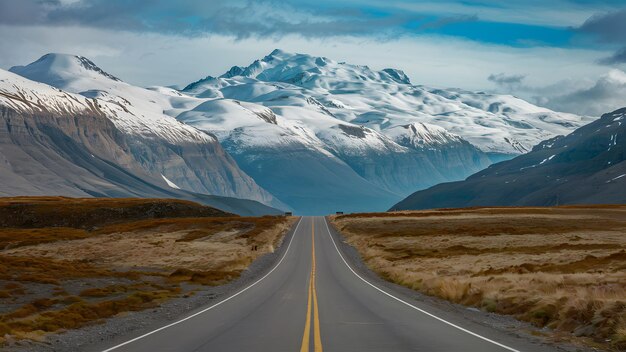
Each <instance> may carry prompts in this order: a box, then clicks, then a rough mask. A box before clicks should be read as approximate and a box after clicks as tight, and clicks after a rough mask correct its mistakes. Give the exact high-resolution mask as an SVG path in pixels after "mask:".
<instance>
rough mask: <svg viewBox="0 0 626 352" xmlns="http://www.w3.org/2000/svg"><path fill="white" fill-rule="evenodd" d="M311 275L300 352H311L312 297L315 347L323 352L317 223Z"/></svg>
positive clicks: (312, 237) (313, 228) (313, 236)
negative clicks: (318, 279)
mask: <svg viewBox="0 0 626 352" xmlns="http://www.w3.org/2000/svg"><path fill="white" fill-rule="evenodd" d="M311 243H312V244H311V258H312V259H311V275H310V277H309V298H308V303H307V308H306V323H305V324H304V334H303V336H302V345H301V346H300V352H309V347H310V339H311V337H310V335H311V315H312V313H311V297H312V298H313V307H312V308H313V312H314V314H313V345H314V351H315V352H322V351H323V349H322V336H321V334H320V317H319V311H318V310H317V291H316V289H315V223H314V222H312V223H311Z"/></svg>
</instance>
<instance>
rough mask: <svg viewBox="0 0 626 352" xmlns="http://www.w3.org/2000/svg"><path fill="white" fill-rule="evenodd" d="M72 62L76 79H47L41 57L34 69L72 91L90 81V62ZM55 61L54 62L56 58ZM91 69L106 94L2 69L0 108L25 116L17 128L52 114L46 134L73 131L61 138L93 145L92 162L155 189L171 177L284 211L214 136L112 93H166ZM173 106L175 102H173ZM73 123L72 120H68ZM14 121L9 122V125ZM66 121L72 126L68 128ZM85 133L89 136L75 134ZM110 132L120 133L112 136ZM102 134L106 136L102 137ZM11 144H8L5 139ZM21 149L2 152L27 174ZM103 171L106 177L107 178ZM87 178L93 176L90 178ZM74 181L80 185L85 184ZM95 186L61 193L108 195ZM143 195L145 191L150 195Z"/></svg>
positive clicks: (52, 74)
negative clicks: (112, 167) (116, 169)
mask: <svg viewBox="0 0 626 352" xmlns="http://www.w3.org/2000/svg"><path fill="white" fill-rule="evenodd" d="M44 58H48V59H50V56H49V55H47V56H45V57H44ZM64 58H67V56H64ZM74 60H75V61H76V63H77V64H76V65H74V68H78V71H77V72H75V74H71V73H68V71H67V70H64V71H61V70H59V72H56V71H54V72H49V74H48V75H44V74H43V72H45V70H44V69H41V67H40V66H39V65H40V64H41V61H42V60H39V61H38V62H39V64H38V65H35V68H34V69H33V73H32V76H36V75H40V76H45V77H48V78H50V77H56V79H55V80H54V82H56V83H57V84H59V85H60V86H64V85H67V86H68V87H71V86H72V82H75V81H79V80H81V79H84V80H88V79H89V78H80V77H79V76H80V73H81V72H82V71H81V70H84V69H85V68H84V66H83V64H85V60H86V59H81V58H79V57H75V58H74ZM52 61H53V62H57V61H56V60H52ZM63 62H66V61H63ZM85 65H86V64H85ZM52 66H54V65H52ZM63 67H67V65H63ZM86 67H87V68H89V70H91V71H93V72H90V73H89V75H87V77H91V76H94V77H95V78H94V80H96V81H98V86H99V88H100V89H102V90H99V91H98V92H97V94H91V93H94V92H95V91H94V90H89V91H87V93H86V94H85V95H87V96H84V95H79V94H73V93H69V92H65V91H63V90H61V89H59V88H54V87H51V86H49V85H47V84H43V83H38V82H34V81H31V80H29V79H26V78H24V77H22V76H19V75H16V74H14V73H11V72H7V71H4V70H0V105H2V106H3V107H5V108H6V109H7V110H6V111H7V116H9V117H11V116H17V118H18V119H21V120H20V121H22V122H20V123H19V124H33V123H35V124H41V123H44V122H41V121H40V120H41V119H42V118H43V117H45V116H50V117H51V118H50V120H49V121H47V122H45V123H46V126H47V127H46V128H47V129H50V131H52V132H53V131H55V130H58V131H59V133H61V134H63V135H67V134H69V137H63V138H70V139H72V141H71V143H77V144H79V145H85V144H86V145H89V146H90V147H89V148H93V149H90V154H91V155H94V158H101V159H103V160H107V162H109V163H112V164H114V165H116V166H117V167H121V168H122V169H124V170H126V171H127V172H130V173H132V174H135V175H137V174H140V175H143V176H142V178H147V180H146V182H148V183H150V184H155V185H159V186H163V187H169V185H168V183H167V182H166V181H165V179H167V180H170V182H172V183H173V184H176V185H177V186H178V187H180V188H182V189H184V190H188V191H193V192H197V193H203V194H213V195H221V196H230V197H238V198H248V199H254V200H258V201H261V202H263V203H266V204H271V205H273V206H277V207H286V206H285V205H284V204H283V203H281V202H280V201H278V200H277V199H275V198H274V197H273V196H272V195H271V194H269V193H268V192H267V191H265V190H263V189H262V188H260V187H259V186H258V185H257V184H256V183H255V182H254V180H253V179H251V178H250V177H249V176H248V175H246V174H245V173H244V172H243V171H241V170H240V169H239V168H238V166H237V165H236V163H235V161H234V160H233V159H232V158H231V157H230V156H229V155H228V154H227V153H226V152H225V151H224V150H223V149H222V148H221V146H220V144H219V143H218V141H217V139H216V138H215V137H214V136H211V135H209V134H206V133H204V132H201V131H199V130H197V129H195V128H193V127H191V126H188V125H185V124H183V123H181V122H179V121H178V120H176V119H174V118H172V117H170V116H167V115H164V114H163V113H162V112H161V113H157V110H156V108H155V107H154V106H152V107H151V108H152V110H143V109H141V108H138V106H141V104H142V103H141V102H140V100H141V99H142V97H141V96H140V95H138V94H135V95H132V94H126V96H129V98H126V97H124V96H117V95H115V94H121V93H120V91H116V89H117V88H115V87H122V92H125V93H128V92H139V93H142V94H145V95H147V96H149V95H151V94H152V95H155V96H159V97H165V98H162V99H163V100H167V98H166V97H167V94H163V93H160V92H154V91H149V90H144V91H145V92H146V93H144V92H143V91H141V88H138V87H132V86H130V85H127V84H125V83H123V82H120V81H119V80H117V79H114V78H111V77H112V76H111V75H108V74H102V73H101V72H103V71H102V70H99V69H94V68H93V67H95V65H87V66H86ZM27 68H28V66H26V67H22V68H21V69H20V70H19V71H20V72H21V73H22V74H24V75H28V74H27V73H29V71H28V70H27ZM57 73H58V74H57ZM64 75H67V78H68V79H60V78H59V77H64ZM90 75H91V76H90ZM42 79H43V78H42ZM68 82H69V83H68ZM107 82H109V83H110V84H111V85H113V88H111V89H107V87H106V85H105V84H104V83H107ZM75 87H76V86H75ZM169 94H170V95H171V96H172V98H179V97H180V96H182V94H180V93H178V92H175V91H170V92H169ZM95 97H98V98H95ZM135 100H136V101H137V102H136V103H135ZM187 100H189V99H187ZM191 100H193V99H191ZM169 101H175V99H171V100H169ZM146 105H147V104H146ZM144 106H145V105H144ZM105 120H106V121H105ZM44 121H45V120H44ZM69 121H73V122H71V123H70V122H69ZM10 122H11V121H10V120H9V121H8V122H7V124H10ZM107 123H109V124H112V126H111V125H107ZM59 124H62V125H59ZM67 124H70V125H69V126H67ZM90 124H91V125H90ZM90 126H92V127H93V128H94V130H93V131H92V130H90ZM94 126H95V127H94ZM82 130H85V132H82V133H79V132H78V131H82ZM71 131H75V132H74V134H71V133H70V132H71ZM9 132H11V131H9ZM18 132H19V130H18ZM18 132H16V133H18ZM52 132H50V133H52ZM42 133H43V132H42ZM46 133H48V132H46ZM111 133H116V134H115V135H114V136H109V135H110V134H111ZM20 136H21V135H20ZM105 136H109V137H106V138H105ZM46 138H48V137H46ZM55 138H56V137H55ZM55 141H56V139H55ZM93 141H97V142H98V143H100V144H99V145H98V146H97V147H96V146H94V145H91V144H90V143H92V142H93ZM57 142H58V141H57ZM7 143H9V142H8V141H7ZM55 143H56V142H54V141H51V142H49V148H51V149H56V148H58V147H57V146H56V144H55ZM94 143H95V142H94ZM7 148H8V147H7ZM12 150H13V149H12ZM22 152H23V151H20V150H19V149H14V151H13V152H12V153H8V154H5V155H3V158H4V159H6V161H7V162H8V163H14V164H15V165H13V166H14V167H16V170H18V169H23V168H24V167H25V166H24V165H21V164H20V162H19V159H17V160H16V159H15V158H16V157H17V155H18V154H19V153H22ZM62 159H63V160H65V158H62V157H55V158H47V159H46V160H48V161H47V163H46V166H42V167H41V170H51V169H54V170H56V169H57V168H58V165H59V164H58V163H67V161H62ZM55 160H56V161H57V162H58V163H57V164H55V163H54V162H55ZM33 162H34V161H33ZM87 165H89V167H91V166H92V165H91V163H90V162H87ZM63 169H67V170H68V171H67V172H70V170H72V167H69V166H68V167H66V168H61V170H63ZM42 172H44V171H42ZM59 172H62V171H54V172H52V174H51V175H52V176H50V177H51V178H56V177H57V176H53V174H54V175H58V174H59ZM48 173H49V172H48ZM106 174H107V173H104V174H103V175H105V177H106ZM17 176H20V172H16V173H15V174H14V175H11V177H10V179H7V180H5V181H6V183H7V185H8V186H10V185H11V180H16V179H17ZM22 176H23V175H21V176H20V177H22ZM85 178H89V177H86V176H85ZM42 179H43V178H42ZM29 182H30V183H29ZM59 182H62V181H59ZM76 182H79V183H80V181H76ZM94 182H95V181H94ZM98 182H100V181H98ZM128 182H130V181H128ZM133 182H134V181H133ZM26 184H31V186H32V188H41V189H42V190H45V189H46V187H45V185H38V183H37V181H36V180H31V181H28V182H27V183H26ZM97 184H98V183H97V182H95V183H92V184H89V185H88V186H87V185H83V186H77V185H76V183H75V182H70V184H69V185H65V186H64V187H65V188H62V189H66V191H67V194H68V195H72V194H73V193H72V192H71V191H70V190H71V189H72V187H78V188H79V189H90V191H89V192H90V193H89V192H88V193H89V194H99V193H103V194H104V193H106V192H104V191H103V190H99V189H98V186H96V185H97ZM101 184H102V186H103V187H105V188H106V187H114V189H117V187H119V185H117V186H111V185H109V186H106V184H107V182H101ZM68 187H69V188H68ZM128 187H130V186H128ZM142 187H143V186H142ZM131 188H132V187H131ZM49 191H57V189H55V188H54V187H53V188H51V189H49ZM59 191H60V189H59ZM137 192H138V194H142V193H141V192H139V191H137ZM146 192H148V191H147V190H146ZM79 193H80V192H79ZM106 194H110V193H106Z"/></svg>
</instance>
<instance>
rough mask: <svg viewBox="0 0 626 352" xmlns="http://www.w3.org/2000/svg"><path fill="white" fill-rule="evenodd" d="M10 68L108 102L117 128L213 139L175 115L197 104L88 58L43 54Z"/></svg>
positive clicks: (186, 139) (168, 137)
mask: <svg viewBox="0 0 626 352" xmlns="http://www.w3.org/2000/svg"><path fill="white" fill-rule="evenodd" d="M10 71H11V72H13V73H16V74H18V75H20V76H23V77H26V78H28V79H30V80H33V81H37V82H41V83H45V84H48V85H51V86H53V87H56V88H59V89H61V90H63V91H67V92H71V93H76V94H80V95H82V96H85V97H87V98H97V99H98V100H100V101H104V102H108V103H110V104H107V108H109V109H110V110H111V111H109V112H110V113H111V114H110V116H111V118H112V120H113V122H114V123H115V124H116V126H118V127H119V128H120V129H122V130H124V131H126V132H127V133H132V134H136V135H140V136H144V137H153V136H154V137H158V138H164V139H166V140H167V141H168V142H170V143H180V142H198V143H206V142H211V141H214V139H212V137H211V136H209V135H207V134H206V133H202V132H200V131H198V130H196V129H194V128H192V127H189V126H187V125H185V124H181V123H179V122H178V121H176V119H175V118H173V117H171V116H169V115H167V114H165V113H167V112H169V113H171V114H172V115H174V116H175V115H178V113H180V111H183V110H187V109H189V108H192V107H193V106H195V105H198V104H200V103H201V102H202V101H201V100H199V99H195V98H191V97H189V96H186V95H183V94H181V93H179V92H176V91H174V90H169V91H168V90H167V89H166V88H159V89H154V90H149V89H144V88H140V87H136V86H132V85H130V84H128V83H125V82H122V81H121V80H120V79H118V78H116V77H114V76H113V75H111V74H108V73H106V72H104V71H103V70H102V69H100V68H99V67H98V66H96V65H95V64H94V63H93V62H91V61H90V60H89V59H87V58H84V57H82V56H74V55H67V54H47V55H44V56H42V57H41V58H40V59H39V60H37V61H35V62H33V63H31V64H29V65H26V66H16V67H12V68H11V69H10Z"/></svg>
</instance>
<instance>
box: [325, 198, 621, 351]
mask: <svg viewBox="0 0 626 352" xmlns="http://www.w3.org/2000/svg"><path fill="white" fill-rule="evenodd" d="M332 222H333V224H334V225H335V226H336V227H337V228H338V229H339V230H340V231H341V232H342V233H343V235H344V236H345V237H346V239H347V240H348V242H349V243H350V244H351V245H353V246H355V247H356V248H357V249H358V250H359V252H360V253H361V255H362V256H363V258H364V260H365V262H366V263H367V265H368V266H369V267H370V268H371V269H372V270H374V271H376V272H377V273H378V274H379V275H381V276H382V277H384V278H386V279H388V280H390V281H393V282H396V283H399V284H401V285H404V286H407V287H410V288H412V289H415V290H419V291H422V292H424V293H426V294H429V295H433V296H437V297H441V298H444V299H447V300H450V301H452V302H456V303H461V304H465V305H470V306H475V307H479V308H481V309H484V310H486V311H489V312H497V313H502V314H510V315H514V316H515V317H517V318H518V319H522V320H525V321H529V322H532V323H533V324H535V325H537V326H539V327H544V326H547V327H549V328H551V329H553V331H554V332H555V333H556V334H565V333H567V334H569V336H572V338H573V339H575V338H574V336H575V337H581V338H583V340H584V339H588V341H590V343H591V342H594V343H601V344H604V345H607V344H608V345H610V346H611V347H613V348H616V349H626V338H625V335H624V332H625V331H626V318H625V317H626V236H625V235H624V234H625V233H626V206H590V207H584V206H574V207H555V208H470V209H447V210H431V211H423V212H415V211H412V212H398V213H381V214H350V215H344V216H337V217H333V219H332Z"/></svg>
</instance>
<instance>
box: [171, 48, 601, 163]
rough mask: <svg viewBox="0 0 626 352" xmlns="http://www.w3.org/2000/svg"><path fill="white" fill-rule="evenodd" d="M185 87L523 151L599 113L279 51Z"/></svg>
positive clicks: (483, 147)
mask: <svg viewBox="0 0 626 352" xmlns="http://www.w3.org/2000/svg"><path fill="white" fill-rule="evenodd" d="M184 91H185V92H187V93H192V94H195V95H197V96H206V97H208V96H211V97H223V98H230V99H236V100H244V101H250V102H258V103H260V104H262V105H266V106H270V107H274V106H284V105H299V106H304V102H306V101H307V99H309V100H310V101H311V102H313V105H315V103H319V106H318V110H320V111H322V112H323V113H325V114H327V115H329V116H333V117H335V118H337V119H339V120H342V121H345V122H351V123H355V124H358V125H362V126H366V127H369V128H371V129H373V130H376V131H381V132H382V131H384V130H386V129H388V128H393V127H395V126H399V125H408V124H412V123H416V122H422V123H427V124H433V125H437V126H439V127H443V128H444V129H445V130H446V131H448V132H450V133H454V134H456V135H459V136H461V137H462V138H463V139H465V140H467V141H469V142H470V143H471V144H473V145H475V146H476V147H478V148H479V149H481V150H482V151H484V152H488V153H500V154H510V155H516V154H520V153H523V152H527V151H529V150H530V149H531V148H532V146H534V145H536V144H537V143H539V142H541V141H542V140H545V139H547V138H550V137H553V136H555V135H563V134H567V133H568V132H571V131H572V130H573V129H575V128H576V127H580V126H582V125H584V124H585V123H587V122H590V121H591V120H592V119H591V118H586V117H580V116H577V115H573V114H567V113H557V112H553V111H551V110H548V109H545V108H541V107H538V106H535V105H532V104H530V103H528V102H526V101H524V100H521V99H518V98H515V97H513V96H510V95H493V94H485V93H482V92H478V93H475V92H469V91H464V90H460V89H435V88H429V87H425V86H420V85H413V84H411V82H410V80H409V78H408V77H407V76H406V75H405V74H404V73H403V72H402V71H400V70H396V69H385V70H382V71H374V70H372V69H370V68H369V67H367V66H359V65H351V64H347V63H343V62H335V61H333V60H330V59H328V58H324V57H314V56H310V55H305V54H291V53H286V52H284V51H281V50H274V51H273V52H272V53H271V54H270V55H268V56H266V57H264V58H263V59H261V60H256V61H255V62H253V63H252V64H251V65H249V66H247V67H238V66H235V67H233V68H231V69H230V70H229V71H228V72H227V73H225V74H223V75H221V76H219V77H217V78H214V77H207V78H205V79H203V80H200V81H197V82H194V83H192V84H190V85H188V86H187V87H186V88H185V89H184Z"/></svg>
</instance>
